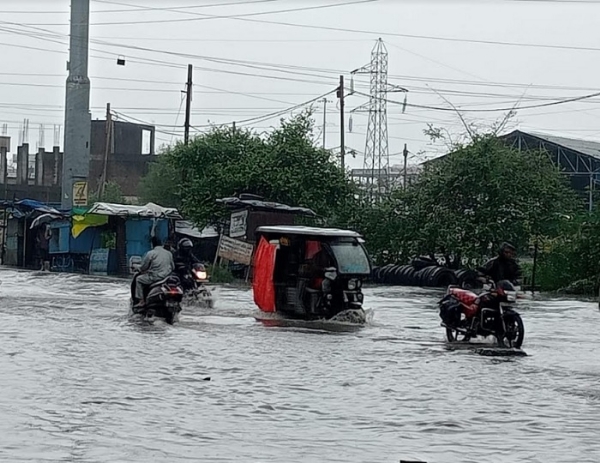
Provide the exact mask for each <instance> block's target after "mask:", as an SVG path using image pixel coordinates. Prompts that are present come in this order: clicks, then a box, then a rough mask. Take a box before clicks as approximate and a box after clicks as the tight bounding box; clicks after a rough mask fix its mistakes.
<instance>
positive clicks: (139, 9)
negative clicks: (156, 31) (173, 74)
mask: <svg viewBox="0 0 600 463" xmlns="http://www.w3.org/2000/svg"><path fill="white" fill-rule="evenodd" d="M276 1H280V0H252V1H242V2H229V3H213V4H210V5H192V6H190V5H186V6H173V7H169V8H144V7H141V6H140V7H137V8H130V9H126V8H121V9H118V10H115V9H113V10H94V11H93V13H94V14H98V13H126V12H129V11H135V12H138V13H140V12H143V11H144V10H146V9H147V10H156V11H163V10H167V11H168V10H185V9H198V8H217V7H223V6H230V5H249V4H253V3H271V2H276ZM94 3H106V4H114V5H119V3H118V2H103V1H100V0H94ZM0 13H2V14H11V13H12V14H63V15H68V14H69V12H68V11H56V10H47V11H35V10H34V11H32V10H4V11H0Z"/></svg>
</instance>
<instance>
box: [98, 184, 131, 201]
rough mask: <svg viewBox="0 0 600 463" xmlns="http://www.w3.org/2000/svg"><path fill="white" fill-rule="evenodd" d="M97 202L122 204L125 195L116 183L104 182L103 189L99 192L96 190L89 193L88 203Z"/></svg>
mask: <svg viewBox="0 0 600 463" xmlns="http://www.w3.org/2000/svg"><path fill="white" fill-rule="evenodd" d="M97 202H103V203H114V204H124V203H125V196H124V195H123V191H122V190H121V187H120V186H119V184H118V183H116V182H106V183H105V185H104V191H103V192H102V193H101V194H99V193H98V192H95V193H92V194H90V198H89V203H90V204H93V203H97Z"/></svg>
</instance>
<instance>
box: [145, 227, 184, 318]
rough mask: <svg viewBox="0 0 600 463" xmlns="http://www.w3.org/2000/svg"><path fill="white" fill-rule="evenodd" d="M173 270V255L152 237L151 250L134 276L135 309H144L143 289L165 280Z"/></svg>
mask: <svg viewBox="0 0 600 463" xmlns="http://www.w3.org/2000/svg"><path fill="white" fill-rule="evenodd" d="M174 268H175V264H174V263H173V254H171V253H170V252H169V251H167V250H166V249H165V248H164V247H163V246H162V242H161V240H160V238H158V237H156V236H153V237H152V250H150V251H148V252H147V253H146V255H145V256H144V259H143V260H142V265H141V267H140V271H139V273H138V274H137V275H136V276H135V297H136V299H137V300H138V301H139V302H138V303H137V304H136V305H135V307H136V308H139V307H144V306H145V305H146V303H145V301H144V287H145V286H150V285H152V284H153V283H156V282H157V281H161V280H164V279H165V278H167V277H168V276H169V275H170V274H171V273H172V272H173V269H174Z"/></svg>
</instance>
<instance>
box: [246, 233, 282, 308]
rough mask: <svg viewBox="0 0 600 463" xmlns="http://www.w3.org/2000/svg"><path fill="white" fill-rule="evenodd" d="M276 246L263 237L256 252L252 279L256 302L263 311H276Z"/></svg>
mask: <svg viewBox="0 0 600 463" xmlns="http://www.w3.org/2000/svg"><path fill="white" fill-rule="evenodd" d="M276 246H277V245H275V244H271V243H269V242H268V241H267V240H266V239H265V238H264V237H262V238H261V239H260V243H259V244H258V248H257V249H256V253H255V254H254V277H253V279H252V290H253V292H254V303H255V304H256V305H257V306H258V308H259V309H260V310H262V311H263V312H275V286H274V285H273V270H274V269H275V252H276V250H277V248H276Z"/></svg>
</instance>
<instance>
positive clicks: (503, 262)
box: [479, 242, 521, 286]
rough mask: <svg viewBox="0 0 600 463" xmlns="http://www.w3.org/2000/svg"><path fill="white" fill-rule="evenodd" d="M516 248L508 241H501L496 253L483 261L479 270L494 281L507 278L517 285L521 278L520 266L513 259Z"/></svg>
mask: <svg viewBox="0 0 600 463" xmlns="http://www.w3.org/2000/svg"><path fill="white" fill-rule="evenodd" d="M516 251H517V250H516V248H515V247H514V246H513V245H512V244H510V243H506V242H505V243H502V246H500V249H499V251H498V255H497V256H496V257H494V258H493V259H490V260H489V261H487V262H486V263H485V265H484V266H483V267H481V268H480V269H479V271H480V272H481V273H482V274H483V275H485V276H488V277H490V278H491V279H492V280H493V281H494V283H496V284H497V283H498V282H500V281H503V280H508V281H510V282H511V283H512V284H514V285H515V286H518V285H519V283H520V280H521V268H520V266H519V264H518V263H517V261H516V260H515V255H516Z"/></svg>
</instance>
